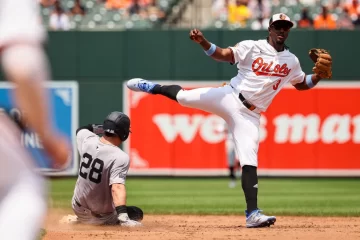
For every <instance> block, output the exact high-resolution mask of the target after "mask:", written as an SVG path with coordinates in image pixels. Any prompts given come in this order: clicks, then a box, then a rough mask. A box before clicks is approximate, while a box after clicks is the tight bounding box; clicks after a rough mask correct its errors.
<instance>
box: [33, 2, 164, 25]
mask: <svg viewBox="0 0 360 240" xmlns="http://www.w3.org/2000/svg"><path fill="white" fill-rule="evenodd" d="M85 2H86V1H85V0H39V3H40V5H41V7H42V8H43V9H44V8H46V9H49V11H50V12H51V13H50V14H49V19H48V21H49V22H48V26H49V28H50V29H51V30H69V29H70V18H71V17H74V16H76V15H80V16H85V15H86V14H87V13H88V11H89V10H91V9H88V8H87V7H86V6H85ZM93 2H94V5H96V4H98V5H103V6H104V7H105V8H106V9H107V10H108V11H112V10H114V11H119V10H120V11H122V12H123V15H124V17H131V16H133V15H137V16H138V17H139V18H141V19H150V20H153V21H155V20H158V19H160V20H161V19H162V18H164V16H165V13H164V11H163V10H162V9H161V8H160V7H159V5H158V3H157V0H94V1H93ZM69 3H70V4H69ZM69 6H70V7H69ZM91 6H92V5H91Z"/></svg>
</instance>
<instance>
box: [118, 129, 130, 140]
mask: <svg viewBox="0 0 360 240" xmlns="http://www.w3.org/2000/svg"><path fill="white" fill-rule="evenodd" d="M129 134H130V132H129V131H126V130H125V132H124V133H123V134H120V135H119V138H120V140H121V141H122V142H124V141H126V139H128V137H129Z"/></svg>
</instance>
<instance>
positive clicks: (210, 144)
mask: <svg viewBox="0 0 360 240" xmlns="http://www.w3.org/2000/svg"><path fill="white" fill-rule="evenodd" d="M160 83H161V84H166V82H160ZM170 83H171V84H178V85H181V86H183V87H184V88H189V89H191V88H196V87H209V86H210V87H211V86H215V87H218V86H219V85H220V83H215V82H170ZM359 99H360V83H355V82H328V83H320V84H319V85H318V86H317V87H316V88H314V89H312V90H309V91H297V90H296V89H295V88H293V87H291V86H289V87H287V88H285V89H283V90H282V91H280V93H279V94H278V95H277V96H276V97H275V99H274V101H273V103H272V104H271V105H270V107H269V109H268V110H267V112H266V113H264V114H262V116H261V126H260V148H259V168H258V173H259V175H276V176H295V175H296V176H319V175H332V176H334V175H335V176H350V175H351V176H360V148H359V147H360V145H359V144H360V107H359V106H358V104H357V103H358V102H359ZM124 111H125V112H126V113H127V114H129V116H130V118H131V130H132V134H131V135H130V138H129V140H128V141H127V142H126V144H125V146H124V147H125V151H126V152H128V153H129V154H130V157H131V166H130V171H129V174H139V175H224V174H227V160H226V153H225V141H226V138H227V135H226V134H225V133H224V132H219V131H218V128H219V126H220V125H222V124H223V123H224V121H223V120H222V119H221V118H220V117H218V116H216V115H213V114H209V113H206V112H203V111H200V110H196V109H191V108H185V107H182V106H180V105H179V104H177V103H176V102H174V101H172V100H169V99H167V98H165V97H163V96H160V95H149V94H146V93H139V92H132V91H129V90H128V89H127V87H126V86H124ZM240 161H241V159H240Z"/></svg>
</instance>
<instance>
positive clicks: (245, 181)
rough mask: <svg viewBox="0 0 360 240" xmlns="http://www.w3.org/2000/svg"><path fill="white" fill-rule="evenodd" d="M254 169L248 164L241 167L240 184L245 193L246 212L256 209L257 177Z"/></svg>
mask: <svg viewBox="0 0 360 240" xmlns="http://www.w3.org/2000/svg"><path fill="white" fill-rule="evenodd" d="M256 170H257V168H256V167H254V166H248V165H245V166H244V167H243V168H242V175H241V186H242V189H243V191H244V194H245V199H246V207H247V212H248V213H250V212H252V211H253V210H255V209H257V194H258V188H257V184H258V177H257V172H256ZM254 186H255V187H254Z"/></svg>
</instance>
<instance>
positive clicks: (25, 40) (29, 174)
mask: <svg viewBox="0 0 360 240" xmlns="http://www.w3.org/2000/svg"><path fill="white" fill-rule="evenodd" d="M45 39H46V35H45V31H44V29H43V28H42V26H41V23H40V15H39V9H38V2H37V1H34V0H18V1H14V0H0V60H1V65H2V69H3V71H4V73H5V75H6V78H7V79H8V80H10V81H12V82H13V83H15V84H16V89H15V91H14V100H15V104H16V107H18V108H19V109H20V111H21V112H23V113H24V114H25V117H24V119H25V121H26V124H27V125H28V126H29V127H30V128H31V129H32V130H34V131H35V132H37V134H38V136H39V138H40V139H41V141H42V145H43V147H44V149H45V150H46V151H47V153H48V154H49V156H50V157H51V158H52V159H53V163H54V167H56V168H62V167H65V166H66V163H67V162H68V161H67V159H68V158H69V157H70V156H71V154H70V148H69V146H70V145H69V144H68V143H67V141H66V140H65V138H63V137H62V136H60V135H59V134H58V133H56V131H55V130H54V128H53V126H52V120H51V119H50V117H49V106H48V105H47V104H48V102H49V101H48V99H47V96H46V91H45V90H44V88H43V86H42V84H43V83H44V82H45V81H46V80H48V76H49V70H48V65H47V59H46V56H45V54H44V51H43V48H42V42H43V41H44V40H45ZM0 106H1V103H0ZM0 128H1V134H0V155H1V158H0V165H1V174H0V236H1V239H12V240H28V239H32V240H33V239H36V238H37V235H38V233H39V230H40V227H41V225H42V223H43V218H44V215H45V213H46V209H47V204H46V202H47V199H46V188H45V187H46V185H45V184H44V181H43V179H42V177H41V176H40V175H38V174H37V173H36V172H35V170H34V168H35V162H34V161H33V159H32V158H31V157H30V155H29V154H28V152H27V151H26V150H25V148H23V146H22V145H21V141H20V134H21V131H20V129H19V128H18V127H17V126H16V125H15V124H14V122H13V121H12V120H11V119H10V118H9V117H8V115H6V114H1V115H0Z"/></svg>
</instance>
